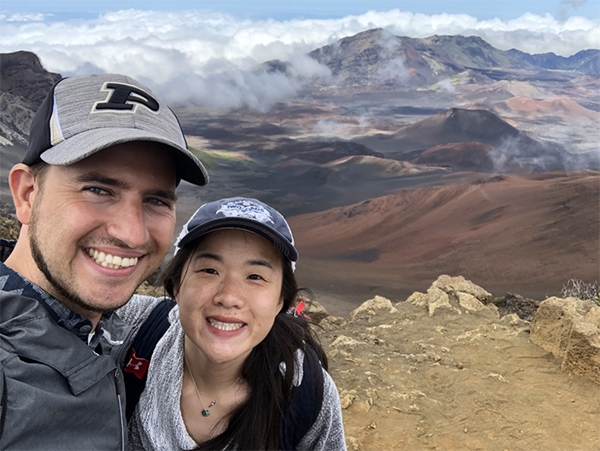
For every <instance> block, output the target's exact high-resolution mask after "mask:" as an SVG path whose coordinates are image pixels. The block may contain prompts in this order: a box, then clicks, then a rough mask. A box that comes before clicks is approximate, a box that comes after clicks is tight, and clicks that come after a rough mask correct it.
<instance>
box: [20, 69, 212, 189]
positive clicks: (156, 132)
mask: <svg viewBox="0 0 600 451" xmlns="http://www.w3.org/2000/svg"><path fill="white" fill-rule="evenodd" d="M130 141H152V142H157V143H162V144H165V145H166V146H168V147H169V148H171V149H173V150H175V152H173V155H174V157H175V166H176V171H177V177H178V179H183V180H186V181H188V182H190V183H193V184H195V185H201V186H202V185H206V184H207V183H208V173H207V172H206V169H205V168H204V166H203V165H202V163H201V162H200V160H198V158H197V157H196V156H195V155H194V154H192V153H191V152H190V151H189V150H188V149H187V143H186V141H185V137H184V136H183V131H182V130H181V125H180V124H179V121H178V120H177V117H176V116H175V114H174V113H173V111H171V109H170V108H169V107H168V106H167V105H166V104H165V103H163V102H162V101H161V100H160V99H159V98H158V97H156V96H155V95H154V94H153V93H152V91H150V89H148V88H147V87H145V86H144V85H142V84H141V83H139V82H137V81H136V80H134V79H132V78H130V77H127V76H125V75H117V74H99V75H86V76H79V77H69V78H63V79H62V80H60V81H59V82H58V83H56V84H55V85H54V87H53V88H52V90H51V91H50V92H49V93H48V96H47V97H46V99H45V100H44V102H43V103H42V105H41V106H40V108H39V110H38V111H37V113H36V115H35V116H34V118H33V121H32V123H31V131H30V134H29V147H28V149H27V154H26V155H25V158H24V159H23V161H22V162H23V163H24V164H26V165H28V166H32V165H34V164H36V163H39V162H41V161H45V162H46V163H48V164H52V165H57V166H68V165H70V164H73V163H76V162H77V161H80V160H83V159H84V158H87V157H89V156H90V155H92V154H94V153H96V152H98V151H100V150H102V149H106V148H107V147H110V146H114V145H116V144H122V143H126V142H130Z"/></svg>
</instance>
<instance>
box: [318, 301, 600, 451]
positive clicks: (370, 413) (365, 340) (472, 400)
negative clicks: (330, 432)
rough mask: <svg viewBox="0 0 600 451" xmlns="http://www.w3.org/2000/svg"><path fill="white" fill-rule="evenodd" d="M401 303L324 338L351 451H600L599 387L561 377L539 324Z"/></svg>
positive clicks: (327, 328) (330, 330) (330, 322)
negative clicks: (540, 341)
mask: <svg viewBox="0 0 600 451" xmlns="http://www.w3.org/2000/svg"><path fill="white" fill-rule="evenodd" d="M394 306H395V307H396V309H397V311H396V312H392V313H390V312H385V311H381V310H378V311H376V312H375V314H374V315H372V314H366V313H365V314H361V315H360V316H359V317H358V318H357V319H355V320H354V321H353V322H347V321H345V320H343V319H342V318H335V317H329V318H326V319H325V320H324V321H323V323H322V324H323V327H324V330H322V331H320V332H319V334H320V336H321V339H322V342H323V344H324V346H325V347H326V350H327V352H328V355H329V356H330V373H331V375H332V377H333V378H334V380H335V381H336V383H337V385H338V389H339V391H340V394H341V399H342V406H343V408H344V409H343V415H344V424H345V431H346V437H347V442H348V449H349V450H501V451H503V450H524V451H531V450H545V451H550V450H585V451H591V450H599V449H600V386H598V385H596V384H594V383H593V382H591V381H590V380H588V379H585V378H582V377H579V376H576V375H569V374H566V373H563V372H561V370H560V362H559V361H558V360H556V359H554V357H553V356H552V354H549V353H547V352H546V351H544V350H543V349H542V348H540V347H538V346H537V345H535V344H533V343H532V342H531V341H530V340H529V328H530V326H531V323H529V322H526V321H523V320H520V319H519V318H518V317H517V316H516V315H508V316H505V317H503V318H502V319H500V318H499V315H498V313H497V309H496V307H495V306H493V305H488V306H486V307H485V308H484V309H483V310H481V311H479V312H474V313H473V312H471V313H467V312H462V313H461V314H459V313H458V312H451V311H436V312H435V315H434V316H432V317H430V316H429V315H428V313H427V311H426V310H425V309H423V308H421V307H417V306H414V305H412V304H408V303H406V302H402V303H398V304H394Z"/></svg>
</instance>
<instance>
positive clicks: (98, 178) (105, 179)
mask: <svg viewBox="0 0 600 451" xmlns="http://www.w3.org/2000/svg"><path fill="white" fill-rule="evenodd" d="M75 180H76V181H77V182H80V183H102V184H103V185H108V186H114V187H116V188H129V184H128V183H126V182H124V181H123V180H119V179H116V178H114V177H109V176H108V175H104V174H101V173H99V172H86V173H85V174H81V175H79V176H77V178H76V179H75Z"/></svg>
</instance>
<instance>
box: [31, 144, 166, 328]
mask: <svg viewBox="0 0 600 451" xmlns="http://www.w3.org/2000/svg"><path fill="white" fill-rule="evenodd" d="M175 185H176V178H175V167H174V163H173V161H172V160H171V158H170V157H169V155H168V154H167V151H165V150H163V149H161V148H160V147H159V146H158V145H156V144H153V143H147V142H132V143H126V144H120V145H117V146H113V147H110V148H108V149H105V150H102V151H100V152H98V153H96V154H94V155H92V156H90V157H88V158H86V159H84V160H82V161H80V162H78V163H75V164H73V165H70V166H50V167H48V168H47V171H46V173H45V174H44V177H43V181H42V182H41V187H40V186H38V188H40V189H39V190H38V191H37V193H36V195H35V198H34V199H33V202H32V203H33V205H32V216H31V220H30V222H29V224H28V235H29V242H30V248H31V253H32V256H33V260H34V261H35V264H36V265H37V268H38V269H39V271H40V273H38V278H39V280H33V282H35V283H37V284H38V285H40V286H41V287H42V288H43V289H45V290H46V291H48V292H49V293H51V294H52V295H54V296H55V297H56V298H57V299H59V300H60V301H62V302H64V303H65V304H66V305H67V306H68V307H69V308H71V309H72V310H74V311H76V312H79V313H81V314H84V315H86V316H89V312H95V313H102V312H106V311H111V310H114V309H116V308H118V307H120V306H122V305H123V304H125V303H126V302H127V301H128V300H129V298H130V297H131V295H132V294H133V292H134V291H135V290H136V288H137V287H138V286H139V285H140V284H141V283H142V282H143V281H144V280H145V279H146V278H148V276H150V275H151V274H152V273H153V272H154V271H155V270H156V269H157V268H158V266H159V265H160V263H161V261H162V259H163V257H164V256H165V254H166V252H167V250H168V248H169V245H170V243H171V240H172V238H173V230H174V227H175Z"/></svg>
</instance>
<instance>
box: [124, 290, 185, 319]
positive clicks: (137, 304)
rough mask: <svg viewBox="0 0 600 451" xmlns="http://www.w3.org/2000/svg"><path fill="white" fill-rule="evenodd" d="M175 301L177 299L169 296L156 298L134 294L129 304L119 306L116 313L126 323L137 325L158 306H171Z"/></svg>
mask: <svg viewBox="0 0 600 451" xmlns="http://www.w3.org/2000/svg"><path fill="white" fill-rule="evenodd" d="M174 303H175V301H173V300H172V299H171V298H168V297H159V298H155V297H153V296H144V295H140V294H134V295H133V296H132V297H131V299H130V300H129V301H128V302H127V304H125V305H124V306H123V307H121V308H119V309H118V310H117V311H116V313H117V315H118V316H119V318H121V319H122V320H123V321H125V322H126V323H128V324H130V325H132V326H134V327H137V326H139V325H141V324H142V323H144V321H146V320H147V319H148V317H149V316H150V314H151V313H152V312H153V311H154V310H155V309H156V308H157V307H158V306H160V305H164V306H168V307H169V308H171V307H172V305H173V304H174Z"/></svg>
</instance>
